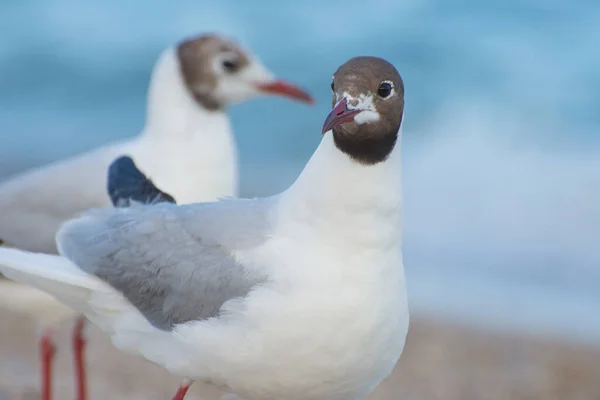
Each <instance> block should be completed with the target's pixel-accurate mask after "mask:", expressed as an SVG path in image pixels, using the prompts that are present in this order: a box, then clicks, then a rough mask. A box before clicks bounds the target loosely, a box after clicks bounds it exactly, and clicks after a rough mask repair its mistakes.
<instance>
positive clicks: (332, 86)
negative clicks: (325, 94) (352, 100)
mask: <svg viewBox="0 0 600 400" xmlns="http://www.w3.org/2000/svg"><path fill="white" fill-rule="evenodd" d="M331 91H332V92H335V85H334V84H333V80H332V81H331Z"/></svg>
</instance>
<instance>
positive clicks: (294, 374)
mask: <svg viewBox="0 0 600 400" xmlns="http://www.w3.org/2000/svg"><path fill="white" fill-rule="evenodd" d="M333 103H334V107H333V110H332V111H331V113H330V114H329V116H328V117H327V118H326V120H325V124H324V128H323V132H324V135H323V137H322V140H321V143H320V144H319V146H318V148H317V149H316V151H315V153H314V154H313V156H312V157H311V159H310V160H309V162H308V164H307V165H306V166H305V168H304V170H303V171H302V173H301V174H300V176H299V177H298V179H297V180H296V181H295V182H294V183H293V184H292V185H291V186H290V187H289V188H288V189H287V190H286V191H284V192H282V193H280V194H278V195H275V196H272V197H268V198H259V199H225V200H221V201H218V202H212V203H199V204H188V205H176V204H173V203H170V202H166V203H162V204H151V205H145V206H141V207H130V208H119V209H103V210H96V211H89V212H87V213H85V214H84V215H82V216H81V217H79V218H76V219H74V220H71V221H69V222H67V223H66V224H65V225H63V227H62V228H61V230H60V232H59V234H58V236H57V244H58V247H59V249H60V255H59V256H50V255H44V254H42V255H40V254H35V253H28V252H24V251H20V250H12V249H0V272H2V273H5V274H6V275H7V276H10V277H12V278H13V279H16V280H21V281H23V282H26V283H29V284H31V285H34V286H36V287H38V288H40V289H41V290H44V291H46V292H48V293H50V294H51V295H52V296H54V297H56V298H57V299H58V300H59V301H61V302H63V303H64V304H65V305H67V306H68V307H71V308H73V309H76V310H77V311H78V312H81V313H83V314H84V315H85V316H86V317H87V318H88V319H89V320H90V321H91V322H92V323H94V324H96V325H97V326H98V327H100V328H101V329H102V330H104V331H105V332H107V333H108V334H109V335H110V336H111V339H112V342H113V344H114V345H115V346H117V347H118V348H120V349H122V350H124V351H128V352H131V353H134V354H139V355H141V356H143V357H145V358H146V359H148V360H150V361H152V362H154V363H156V364H158V365H160V366H162V367H164V368H166V369H167V370H168V371H170V372H171V373H172V374H174V375H176V376H179V377H181V378H182V386H181V388H180V389H179V391H178V392H177V394H176V395H175V397H174V399H176V400H181V399H183V398H184V396H185V393H186V391H187V388H188V387H189V385H190V384H191V382H193V381H194V380H200V381H206V382H212V383H214V384H216V385H220V386H225V387H228V388H229V389H230V390H231V391H232V392H234V393H235V395H230V396H229V397H227V398H228V399H234V398H235V399H245V400H281V399H286V400H363V399H364V398H365V397H366V396H368V395H369V393H371V392H372V391H373V390H374V389H375V387H376V386H377V385H378V384H379V383H380V382H381V381H382V380H383V379H385V378H386V377H387V376H388V375H389V374H390V373H391V371H392V370H393V368H394V366H395V364H396V362H397V360H398V358H399V357H400V355H401V353H402V350H403V348H404V343H405V339H406V334H407V331H408V325H409V314H408V305H407V299H406V289H405V280H404V268H403V264H402V250H401V241H402V201H401V198H402V193H401V182H400V181H401V179H400V178H401V176H400V175H401V170H400V161H401V160H400V139H401V137H400V136H401V126H402V116H403V112H404V87H403V84H402V80H401V78H400V76H399V74H398V72H397V71H396V69H395V68H394V67H393V66H392V65H391V64H389V63H388V62H387V61H385V60H382V59H379V58H374V57H359V58H353V59H351V60H350V61H348V62H347V63H346V64H344V65H343V66H342V67H340V68H339V69H338V71H337V72H336V73H335V74H334V80H333ZM124 161H126V160H121V161H119V160H117V161H116V163H117V165H118V164H120V163H122V162H124ZM123 165H125V166H127V169H126V170H122V169H114V171H116V172H119V171H122V172H127V171H133V172H132V173H133V174H134V175H135V177H136V178H135V181H136V182H141V183H143V188H144V190H143V192H144V193H153V196H158V195H160V196H163V195H164V194H168V193H164V192H162V189H163V188H161V187H160V185H158V187H154V186H153V185H150V184H149V183H148V182H147V181H146V177H144V176H142V175H141V174H140V173H138V172H136V171H134V170H133V168H134V165H132V164H131V163H129V162H125V164H123ZM113 177H114V178H115V183H118V182H123V181H122V180H121V179H119V176H118V174H117V175H113ZM116 186H118V185H116ZM116 186H115V187H116ZM120 193H124V192H123V191H121V192H120ZM161 193H162V194H161ZM138 194H139V192H137V191H136V192H132V193H131V194H128V195H126V197H127V198H130V197H136V196H138ZM163 197H165V198H167V199H169V198H171V197H170V195H169V197H167V196H163ZM174 200H177V201H178V199H177V196H174Z"/></svg>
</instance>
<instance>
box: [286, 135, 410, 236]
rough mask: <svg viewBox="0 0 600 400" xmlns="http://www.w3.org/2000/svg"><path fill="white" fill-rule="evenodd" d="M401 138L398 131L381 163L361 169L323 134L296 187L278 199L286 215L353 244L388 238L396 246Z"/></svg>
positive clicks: (331, 138) (400, 189) (399, 234)
mask: <svg viewBox="0 0 600 400" xmlns="http://www.w3.org/2000/svg"><path fill="white" fill-rule="evenodd" d="M401 135H402V127H400V130H399V132H398V141H397V143H396V146H395V147H394V149H393V150H392V152H391V153H390V155H389V157H388V158H387V159H386V160H385V161H383V162H380V163H377V164H374V165H363V164H360V163H359V162H357V161H354V160H353V159H352V158H350V157H349V156H348V155H347V154H345V153H343V152H342V151H340V150H339V149H338V148H337V147H336V146H335V143H334V141H333V135H332V133H331V132H327V133H326V134H325V136H324V137H323V139H322V140H321V143H320V145H319V147H318V148H317V150H316V151H315V153H314V154H313V156H312V158H311V159H310V160H309V162H308V164H307V165H306V167H305V168H304V170H303V171H302V173H301V174H300V176H299V177H298V179H297V180H296V182H294V184H293V185H292V186H291V187H290V188H289V189H288V190H287V191H286V192H284V193H283V194H282V198H281V199H282V203H281V204H282V207H283V209H285V213H290V214H289V215H292V217H291V218H293V219H295V220H304V221H310V222H309V223H311V225H312V226H313V227H319V228H318V229H320V230H321V231H322V232H323V233H324V234H326V235H327V234H332V235H333V234H335V235H338V236H340V235H341V237H347V236H349V235H352V236H354V238H353V240H354V242H355V243H356V241H358V242H363V243H364V244H366V245H370V244H372V243H374V241H377V240H381V235H382V234H384V235H386V234H388V233H389V235H388V236H389V239H390V240H391V241H392V242H398V241H399V240H400V238H401V232H402V229H401V227H402V188H401V184H402V182H401V146H400V143H401ZM345 227H348V229H346V228H345ZM371 228H372V229H373V230H382V229H387V228H389V229H391V231H390V232H374V231H372V229H371ZM357 230H358V231H357ZM357 235H358V236H360V237H357ZM390 244H391V242H390Z"/></svg>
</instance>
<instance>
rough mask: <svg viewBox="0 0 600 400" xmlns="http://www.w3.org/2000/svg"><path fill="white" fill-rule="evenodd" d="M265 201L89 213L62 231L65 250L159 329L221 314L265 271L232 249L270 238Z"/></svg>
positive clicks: (60, 239) (62, 249)
mask: <svg viewBox="0 0 600 400" xmlns="http://www.w3.org/2000/svg"><path fill="white" fill-rule="evenodd" d="M267 203H268V201H266V200H241V199H236V200H224V201H221V202H216V203H205V204H194V205H184V206H176V205H173V204H168V203H163V204H157V205H152V206H141V207H132V208H121V209H103V210H95V211H91V212H89V213H87V214H86V215H84V216H82V217H81V218H79V219H76V220H73V221H70V222H68V223H67V224H65V225H64V226H63V228H61V230H60V231H59V234H58V236H57V243H58V245H59V249H60V252H61V254H63V255H64V256H65V257H67V258H69V259H70V260H71V261H73V262H74V263H75V264H77V265H78V266H79V267H80V268H81V269H83V270H84V271H86V272H88V273H91V274H94V275H96V276H98V277H99V278H101V279H103V280H104V281H106V282H107V283H109V284H110V285H111V286H112V287H114V288H115V289H117V290H118V291H120V292H121V293H122V294H123V295H124V296H125V297H126V298H127V299H128V300H129V301H130V302H131V303H132V304H133V305H134V306H135V307H136V308H138V310H139V311H140V312H141V313H142V314H143V315H144V316H145V317H146V318H147V319H148V321H150V323H152V324H153V325H154V326H156V327H157V328H159V329H163V330H169V329H171V328H172V327H173V326H174V325H176V324H180V323H184V322H187V321H191V320H201V319H205V318H209V317H214V316H218V314H219V310H220V309H221V306H222V305H223V304H224V303H225V302H226V301H228V300H231V299H233V298H239V297H244V296H246V295H247V294H248V292H249V291H250V290H251V289H252V288H253V287H254V286H256V285H258V284H260V283H262V282H265V281H266V277H265V276H258V275H256V274H250V273H249V272H248V271H247V270H246V269H245V268H244V266H243V265H241V264H240V263H239V262H237V261H236V260H235V258H234V257H233V254H232V251H234V250H235V249H242V248H248V247H253V246H256V245H258V244H260V243H262V242H263V241H264V240H265V238H266V237H267V233H268V224H267V218H266V216H267V210H268V204H267Z"/></svg>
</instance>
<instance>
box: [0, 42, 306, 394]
mask: <svg viewBox="0 0 600 400" xmlns="http://www.w3.org/2000/svg"><path fill="white" fill-rule="evenodd" d="M262 94H274V95H282V96H286V97H290V98H292V99H296V100H300V101H304V102H307V103H312V99H311V97H310V95H309V94H308V93H306V92H305V91H303V90H302V89H300V88H298V87H296V86H294V85H292V84H290V83H287V82H285V81H282V80H278V79H276V78H275V76H274V74H273V73H272V72H270V71H269V70H268V69H267V68H266V67H265V66H264V65H263V64H262V63H261V62H260V60H259V59H258V58H256V57H255V56H254V55H253V54H251V53H250V52H249V51H247V50H245V49H243V48H241V47H240V46H239V45H238V44H237V43H235V42H234V41H232V40H230V39H228V38H225V37H222V36H219V35H215V34H210V35H208V34H207V35H202V36H198V37H194V38H190V39H187V40H184V41H182V42H180V43H178V44H177V45H176V46H173V47H171V48H168V49H166V50H165V51H164V52H163V53H162V55H161V56H160V57H159V59H158V61H157V63H156V66H155V68H154V71H153V75H152V79H151V82H150V87H149V91H148V104H147V119H146V125H145V127H144V130H143V131H142V132H141V134H140V135H139V136H137V137H136V138H134V139H130V140H125V141H120V142H116V143H111V144H108V145H106V146H103V147H101V148H98V149H95V150H93V151H90V152H88V153H85V154H82V155H79V156H75V157H73V158H69V159H67V160H61V161H58V162H56V163H54V164H51V165H48V166H45V167H41V168H38V169H35V170H33V171H29V172H27V173H24V174H22V175H19V176H16V177H14V178H13V179H11V180H8V181H6V182H5V183H3V184H2V185H0V243H3V244H4V245H5V246H7V247H14V248H20V249H23V250H28V251H35V252H44V253H56V251H57V249H56V244H55V234H56V231H57V230H58V228H59V227H60V225H61V223H62V222H64V221H65V220H67V219H69V218H72V217H74V216H76V215H77V214H79V213H80V212H83V211H85V210H87V209H90V208H97V207H108V206H110V204H111V201H110V199H109V196H108V195H107V193H106V187H107V186H106V185H107V182H106V170H107V168H108V166H109V164H110V163H111V162H112V161H113V160H114V159H115V158H116V157H118V156H120V155H123V154H127V155H130V156H131V157H133V158H134V159H135V160H136V163H137V165H138V166H139V167H140V169H141V170H142V171H144V173H146V174H148V175H150V176H152V179H154V180H155V181H156V182H157V184H159V185H160V187H161V188H163V189H165V190H167V191H168V192H169V193H171V194H173V195H174V196H175V197H176V198H177V199H178V201H179V202H180V203H190V202H201V201H212V200H216V199H217V198H219V197H224V196H236V195H237V190H238V171H237V149H236V145H235V140H234V137H233V135H232V133H231V127H230V123H229V118H228V115H227V107H228V106H229V105H231V104H234V103H238V102H241V101H244V100H248V99H250V98H253V97H256V96H259V95H262ZM10 284H11V283H9V282H2V285H3V286H7V285H10ZM9 290H10V292H9ZM14 291H19V293H21V295H20V296H18V298H19V299H20V301H21V303H20V304H16V303H17V300H16V299H17V297H15V298H14V299H12V300H10V303H11V304H10V305H8V306H7V307H8V308H10V309H13V310H20V311H22V312H27V313H28V314H33V315H35V316H38V317H39V316H41V317H43V318H42V319H43V320H44V321H50V320H52V321H54V322H58V321H60V320H61V319H62V318H64V316H65V311H66V310H65V309H64V308H63V307H62V306H59V305H57V304H56V303H55V302H52V301H40V299H41V298H44V299H45V298H47V296H46V295H45V294H38V293H34V292H33V291H32V290H31V289H25V288H18V287H15V288H11V289H8V286H7V288H5V294H7V293H12V292H14ZM4 297H6V296H2V297H0V300H1V299H2V298H4ZM26 299H30V300H31V302H28V301H27V300H26ZM67 314H68V313H67ZM83 325H84V324H83V321H82V320H79V321H78V323H77V324H76V329H75V331H74V339H73V340H74V343H75V348H74V350H75V353H76V360H77V363H78V367H77V375H78V376H77V381H78V382H79V383H78V384H79V386H80V387H79V388H78V393H79V394H78V399H79V400H83V398H85V383H84V381H85V376H84V372H83V353H82V352H83V346H84V338H83V333H82V329H83ZM42 337H43V339H42V347H43V350H42V353H43V359H44V361H43V373H42V375H43V376H44V377H45V378H44V380H46V379H49V376H50V371H49V370H48V368H50V363H51V358H52V354H53V352H54V344H53V340H52V330H51V329H50V328H48V329H46V330H45V332H44V334H43V336H42ZM42 390H43V393H46V395H48V396H49V392H50V388H43V389H42Z"/></svg>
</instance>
